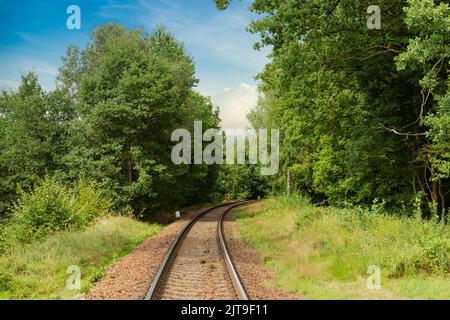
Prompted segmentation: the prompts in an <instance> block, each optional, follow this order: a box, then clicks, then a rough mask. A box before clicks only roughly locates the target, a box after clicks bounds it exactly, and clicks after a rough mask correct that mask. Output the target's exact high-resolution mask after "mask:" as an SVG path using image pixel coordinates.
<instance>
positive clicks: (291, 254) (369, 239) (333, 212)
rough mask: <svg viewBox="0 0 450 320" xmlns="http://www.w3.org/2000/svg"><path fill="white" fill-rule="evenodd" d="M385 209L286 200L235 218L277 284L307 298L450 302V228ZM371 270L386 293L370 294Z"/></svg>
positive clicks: (264, 203) (264, 204)
mask: <svg viewBox="0 0 450 320" xmlns="http://www.w3.org/2000/svg"><path fill="white" fill-rule="evenodd" d="M378 211H379V210H377V212H374V211H371V210H361V209H337V208H322V207H316V206H314V205H312V204H310V203H309V202H308V201H307V200H305V199H302V198H299V197H291V198H287V197H282V198H276V199H269V200H265V201H261V202H259V203H256V204H253V205H250V206H247V207H246V208H243V209H241V210H239V211H237V212H236V217H237V221H238V222H239V223H240V225H241V231H242V234H243V236H244V238H246V239H247V241H248V242H250V244H252V245H253V246H254V247H255V248H256V249H257V250H258V251H259V252H260V253H261V255H262V259H263V261H264V263H265V264H266V265H267V266H269V267H270V268H271V269H273V270H274V271H275V273H276V275H277V284H276V285H277V286H278V287H281V288H283V289H285V290H288V291H290V292H293V293H296V294H298V295H299V297H301V298H304V299H450V270H449V266H450V227H449V226H445V225H441V224H436V223H433V222H423V221H421V220H419V219H416V218H400V217H396V216H391V215H387V214H384V213H382V212H378ZM370 266H377V267H379V268H380V275H381V283H380V284H381V288H380V289H368V286H367V282H368V277H369V274H368V271H369V270H368V269H369V267H370ZM371 283H372V282H371Z"/></svg>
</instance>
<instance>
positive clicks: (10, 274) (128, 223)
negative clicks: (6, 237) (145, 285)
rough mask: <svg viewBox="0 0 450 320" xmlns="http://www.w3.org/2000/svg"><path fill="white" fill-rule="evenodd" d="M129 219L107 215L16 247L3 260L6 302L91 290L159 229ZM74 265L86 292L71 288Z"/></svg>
mask: <svg viewBox="0 0 450 320" xmlns="http://www.w3.org/2000/svg"><path fill="white" fill-rule="evenodd" d="M160 228H161V227H160V226H159V225H156V224H146V223H143V222H139V221H137V220H134V219H132V218H130V217H104V218H101V219H100V220H98V221H97V222H96V223H95V224H93V225H92V226H89V227H87V228H85V229H83V230H78V231H61V232H57V233H56V234H54V235H52V236H51V237H48V238H46V239H45V240H43V241H35V242H33V243H31V244H19V243H16V244H14V246H13V247H12V248H11V250H8V251H7V252H5V253H3V254H2V255H1V256H0V298H1V299H64V298H66V299H68V298H74V297H77V295H79V294H80V293H83V292H86V291H87V290H88V289H89V288H90V286H91V285H92V283H94V282H96V281H97V280H99V279H100V278H102V277H103V274H104V271H105V268H106V267H107V266H108V265H109V264H110V263H111V262H112V261H114V260H116V259H119V258H120V257H122V256H124V255H126V254H127V253H129V252H130V251H131V250H132V249H133V248H134V247H135V246H136V245H137V244H139V243H140V242H142V241H143V240H144V239H146V238H147V237H149V236H151V235H154V234H156V233H157V232H158V231H159V230H160ZM71 265H76V266H79V267H80V269H81V280H82V281H81V290H80V291H77V290H68V289H66V280H67V278H68V277H69V276H70V274H68V273H66V272H67V268H68V267H69V266H71Z"/></svg>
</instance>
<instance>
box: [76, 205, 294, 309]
mask: <svg viewBox="0 0 450 320" xmlns="http://www.w3.org/2000/svg"><path fill="white" fill-rule="evenodd" d="M197 212H198V211H197ZM196 214H197V213H190V214H187V215H186V216H184V217H182V218H181V219H180V220H178V221H176V222H174V223H172V224H170V225H168V226H167V227H165V228H164V229H162V230H161V232H160V233H159V234H158V235H156V236H153V237H150V238H148V239H147V240H145V241H144V242H143V243H141V244H140V245H139V246H138V247H137V248H136V249H135V250H134V251H133V252H132V253H130V254H129V255H127V256H125V257H123V258H122V259H121V260H119V261H118V262H116V263H115V264H113V265H112V266H110V267H109V268H108V270H107V272H106V276H105V277H104V278H103V279H102V280H100V281H98V282H97V283H95V284H94V285H93V286H92V288H91V290H90V291H89V292H88V293H87V294H86V295H85V298H86V299H90V300H142V299H144V298H145V296H146V294H147V291H148V288H149V287H150V284H151V282H152V280H153V277H154V276H155V274H156V272H157V271H158V268H159V266H160V263H161V261H162V260H163V259H164V256H165V255H166V252H167V250H168V249H169V247H170V246H171V244H172V242H173V241H174V240H175V239H176V237H177V235H178V234H179V233H180V232H181V230H182V229H183V228H184V226H185V225H186V224H187V223H188V222H189V221H190V220H191V219H192V218H193V217H195V216H196ZM232 216H233V215H232V213H229V214H227V217H226V219H225V222H224V223H225V225H224V230H225V237H226V240H227V243H228V247H229V250H230V255H231V257H232V259H233V260H234V263H235V266H236V269H237V271H238V273H239V276H240V278H241V281H242V282H243V284H244V286H245V288H246V290H247V292H248V294H249V297H250V299H254V300H265V299H271V300H275V299H298V297H297V296H296V295H294V294H290V293H287V292H285V291H282V290H279V289H277V288H275V287H274V284H275V282H276V277H275V274H274V273H273V272H272V271H271V270H270V269H268V268H267V267H265V266H264V265H263V264H262V262H261V258H260V255H259V253H258V252H257V251H256V250H255V249H254V248H252V247H251V246H249V245H248V244H247V243H246V242H245V241H244V239H243V238H242V236H241V235H240V231H239V224H238V223H237V222H235V221H234V220H233V217H232Z"/></svg>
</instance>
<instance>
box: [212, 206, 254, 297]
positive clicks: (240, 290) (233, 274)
mask: <svg viewBox="0 0 450 320" xmlns="http://www.w3.org/2000/svg"><path fill="white" fill-rule="evenodd" d="M250 202H251V201H245V202H241V203H238V204H236V205H233V206H231V207H230V208H228V209H227V210H225V211H224V212H223V213H222V215H221V216H220V219H219V223H218V225H217V229H218V230H217V231H218V232H217V241H218V242H219V248H220V250H221V251H222V256H223V258H224V260H225V265H226V267H227V270H228V275H229V276H230V279H231V282H232V283H233V288H234V291H235V292H236V295H237V296H238V299H239V300H249V298H248V294H247V291H245V288H244V285H243V284H242V281H241V279H240V278H239V275H238V273H237V271H236V267H235V265H234V263H233V260H232V259H231V256H230V254H229V253H228V246H227V243H226V240H225V236H224V234H225V232H224V226H223V221H224V219H225V216H226V214H227V213H228V212H230V211H231V210H233V209H234V208H236V207H237V206H240V205H243V204H246V203H250Z"/></svg>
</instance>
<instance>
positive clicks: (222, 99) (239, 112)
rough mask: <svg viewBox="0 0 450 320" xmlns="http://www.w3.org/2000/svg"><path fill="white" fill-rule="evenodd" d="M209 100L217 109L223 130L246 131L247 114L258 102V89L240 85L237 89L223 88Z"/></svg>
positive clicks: (247, 124)
mask: <svg viewBox="0 0 450 320" xmlns="http://www.w3.org/2000/svg"><path fill="white" fill-rule="evenodd" d="M211 100H212V102H213V103H214V105H216V106H218V107H219V111H220V118H221V120H222V128H223V129H246V128H248V127H249V122H248V120H247V113H248V112H249V111H250V109H251V108H252V107H253V106H255V105H256V102H257V101H258V88H257V86H256V85H250V84H247V83H241V84H240V85H239V86H238V87H237V88H233V89H231V88H225V89H224V90H223V91H222V92H219V93H217V94H215V95H213V96H212V97H211Z"/></svg>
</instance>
